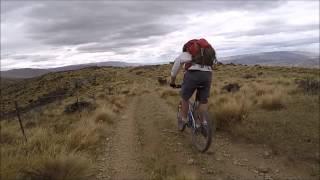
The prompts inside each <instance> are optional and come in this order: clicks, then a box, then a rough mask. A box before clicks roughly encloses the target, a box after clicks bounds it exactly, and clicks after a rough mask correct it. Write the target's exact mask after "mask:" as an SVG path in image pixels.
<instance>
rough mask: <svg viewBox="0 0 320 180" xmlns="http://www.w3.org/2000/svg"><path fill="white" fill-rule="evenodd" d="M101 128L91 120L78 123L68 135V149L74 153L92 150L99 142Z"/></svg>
mask: <svg viewBox="0 0 320 180" xmlns="http://www.w3.org/2000/svg"><path fill="white" fill-rule="evenodd" d="M102 131H103V127H102V126H101V125H100V124H98V123H95V122H94V121H93V120H91V119H85V120H82V121H80V122H79V123H78V124H77V126H76V127H75V128H74V129H73V130H72V131H71V132H70V134H69V135H68V144H67V145H68V148H69V149H70V150H74V151H81V150H85V149H89V150H90V149H92V148H94V147H95V146H96V145H98V142H99V140H100V137H101V134H102Z"/></svg>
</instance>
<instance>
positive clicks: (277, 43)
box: [256, 35, 319, 47]
mask: <svg viewBox="0 0 320 180" xmlns="http://www.w3.org/2000/svg"><path fill="white" fill-rule="evenodd" d="M313 43H319V35H318V36H316V37H309V38H303V39H295V40H286V41H272V42H261V43H257V44H256V45H257V46H262V47H267V46H272V47H289V46H301V45H305V44H313Z"/></svg>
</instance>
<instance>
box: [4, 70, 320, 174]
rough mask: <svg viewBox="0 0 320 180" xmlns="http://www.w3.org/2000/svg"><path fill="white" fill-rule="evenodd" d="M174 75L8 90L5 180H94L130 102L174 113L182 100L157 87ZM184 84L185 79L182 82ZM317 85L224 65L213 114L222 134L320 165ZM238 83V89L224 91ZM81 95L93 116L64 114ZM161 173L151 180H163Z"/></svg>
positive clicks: (30, 84)
mask: <svg viewBox="0 0 320 180" xmlns="http://www.w3.org/2000/svg"><path fill="white" fill-rule="evenodd" d="M170 68H171V65H158V66H147V67H136V68H87V69H82V70H78V71H69V72H60V73H50V74H47V75H44V76H41V77H38V78H34V79H27V80H21V81H17V82H11V81H10V83H9V84H6V85H3V84H2V85H1V114H2V118H1V139H0V140H1V141H0V143H1V179H26V178H30V179H44V178H48V177H49V178H51V179H62V178H63V177H64V178H65V179H93V175H94V174H96V173H97V172H96V166H97V156H98V154H97V152H98V151H97V150H98V149H99V148H100V147H101V142H103V141H102V140H103V139H105V138H107V137H109V136H111V134H112V132H113V130H114V128H115V127H117V124H118V118H119V116H121V115H122V114H123V111H124V110H125V109H126V108H127V104H128V103H129V100H130V98H133V97H137V96H142V97H143V96H145V95H146V94H150V93H156V94H158V96H159V97H160V98H161V99H163V100H164V101H165V102H166V103H168V104H169V106H170V108H176V104H177V103H178V100H179V96H178V92H177V91H176V90H173V89H170V88H169V87H167V86H165V85H159V83H158V79H169V77H168V75H169V72H170ZM181 79H182V73H180V75H179V77H178V80H177V81H178V82H181ZM319 81H320V79H319V70H318V69H305V68H286V67H261V66H242V65H236V66H233V65H220V66H218V67H216V69H215V71H214V73H213V83H212V88H211V97H210V101H209V112H210V114H211V116H212V117H213V119H214V121H215V125H216V128H217V131H218V132H225V133H228V134H230V135H231V136H232V137H233V138H234V139H238V140H239V139H241V140H243V141H245V142H247V143H253V144H262V145H266V146H268V147H270V148H271V149H272V154H273V155H281V156H286V157H288V159H291V160H292V161H293V162H295V161H303V162H306V163H309V164H317V165H318V164H319V161H320V157H319ZM2 82H3V83H6V81H2ZM76 82H77V84H78V86H79V88H76V85H75V84H76ZM305 82H307V83H305ZM232 83H236V84H238V85H239V87H240V89H239V90H237V91H235V92H228V91H226V90H224V89H223V87H224V86H226V85H228V84H232ZM314 84H316V85H314ZM77 94H78V96H79V97H78V99H79V101H80V102H88V103H89V104H90V107H91V108H84V110H83V111H81V113H80V114H79V113H78V111H76V112H73V113H66V112H65V109H66V107H67V106H70V104H74V103H75V102H76V99H77V98H76V95H77ZM58 96H59V97H60V96H61V98H52V97H58ZM14 101H18V103H19V106H20V107H21V110H22V111H24V113H23V115H22V119H23V125H24V127H25V130H26V135H27V137H28V141H27V142H25V141H24V139H23V136H22V135H21V132H20V129H19V124H18V121H17V120H16V119H15V117H14V106H13V104H14ZM141 106H142V105H141ZM145 108H147V107H145ZM165 126H166V125H165V124H164V125H163V124H162V125H161V127H165ZM142 132H143V131H141V133H142ZM142 134H143V133H142ZM153 137H156V135H152V136H150V137H148V138H149V142H150V141H151V140H150V138H153ZM157 147H158V146H157ZM155 150H156V149H155ZM160 152H161V153H162V154H163V153H165V151H164V150H162V151H159V153H157V154H158V155H161V153H160ZM157 154H155V155H157ZM146 157H147V159H146V160H145V161H144V162H146V164H147V165H146V166H147V168H146V169H147V172H150V173H154V172H158V171H154V169H158V170H159V169H160V170H159V171H161V172H162V170H161V169H162V168H163V167H159V166H161V164H163V166H165V165H166V164H168V163H165V162H162V163H160V165H158V164H154V163H153V162H152V161H150V160H148V158H149V159H150V158H152V157H151V156H148V155H146ZM172 157H173V156H172ZM168 160H169V159H168ZM169 164H170V163H169ZM150 168H151V169H150ZM161 172H160V174H159V172H158V174H153V175H154V176H151V175H150V177H155V178H153V179H161V178H159V176H160V177H161V175H162V174H161ZM318 172H319V171H316V172H315V175H316V176H319V173H318ZM168 173H169V174H170V172H168ZM178 176H179V177H178ZM180 176H181V174H177V179H179V178H180ZM170 177H172V173H171V174H170ZM151 179H152V178H151ZM182 179H183V178H182Z"/></svg>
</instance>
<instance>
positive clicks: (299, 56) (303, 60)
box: [220, 51, 319, 68]
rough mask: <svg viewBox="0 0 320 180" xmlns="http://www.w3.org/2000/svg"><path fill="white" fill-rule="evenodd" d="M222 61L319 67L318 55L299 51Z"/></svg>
mask: <svg viewBox="0 0 320 180" xmlns="http://www.w3.org/2000/svg"><path fill="white" fill-rule="evenodd" d="M220 60H221V61H222V62H223V63H235V64H246V65H256V64H259V65H269V66H295V67H312V68H317V67H318V68H319V55H316V54H312V53H307V52H299V51H276V52H265V53H256V54H246V55H238V56H231V57H225V58H221V59H220Z"/></svg>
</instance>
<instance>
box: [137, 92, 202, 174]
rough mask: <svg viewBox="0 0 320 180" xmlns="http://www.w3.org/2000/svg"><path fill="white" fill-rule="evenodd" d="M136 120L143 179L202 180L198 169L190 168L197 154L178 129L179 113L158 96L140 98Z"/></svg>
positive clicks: (151, 95) (150, 94)
mask: <svg viewBox="0 0 320 180" xmlns="http://www.w3.org/2000/svg"><path fill="white" fill-rule="evenodd" d="M138 102H139V103H138V104H136V106H135V107H136V111H135V113H134V118H135V119H136V121H137V124H138V132H139V139H141V146H142V147H141V150H142V153H143V165H144V170H145V172H146V175H147V176H146V177H145V178H144V179H179V178H180V179H199V176H200V174H199V172H200V171H199V168H198V167H197V166H193V167H192V166H190V164H188V163H187V162H188V159H189V158H190V157H191V156H192V155H193V154H194V152H193V151H192V150H191V148H190V142H189V139H188V138H187V136H186V134H183V133H179V132H178V131H177V127H176V112H175V110H174V109H173V108H172V107H170V106H169V105H168V104H167V103H166V102H165V101H164V100H163V99H161V98H160V97H159V96H158V95H157V94H155V93H149V94H145V95H144V96H140V98H139V101H138Z"/></svg>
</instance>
